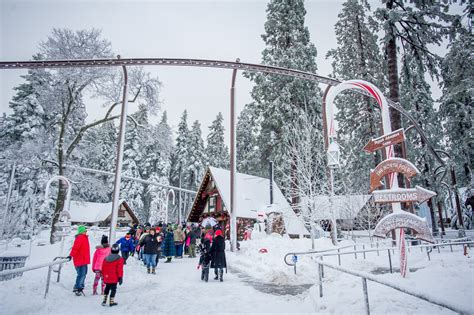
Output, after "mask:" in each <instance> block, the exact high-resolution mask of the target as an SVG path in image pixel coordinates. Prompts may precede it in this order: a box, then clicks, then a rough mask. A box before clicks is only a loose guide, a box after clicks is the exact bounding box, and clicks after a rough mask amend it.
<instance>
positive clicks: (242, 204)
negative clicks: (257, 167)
mask: <svg viewBox="0 0 474 315" xmlns="http://www.w3.org/2000/svg"><path fill="white" fill-rule="evenodd" d="M235 197H236V217H237V236H238V238H239V239H242V238H243V233H244V231H245V229H246V227H247V226H253V225H254V223H255V222H257V220H258V218H259V216H261V215H262V214H265V215H268V216H272V215H275V214H278V215H279V217H281V218H282V220H283V223H284V231H285V233H286V234H288V235H289V236H291V237H299V236H300V235H303V236H308V235H309V232H308V230H307V229H306V228H305V226H304V223H303V222H302V221H301V220H300V219H299V218H298V217H297V215H296V213H295V212H294V211H293V209H292V208H291V206H290V204H289V203H288V201H287V200H286V198H285V196H284V195H283V193H282V192H281V190H280V189H279V188H278V186H277V185H276V183H273V203H272V204H271V205H270V180H269V179H267V178H262V177H258V176H252V175H247V174H242V173H236V194H235ZM229 205H230V171H228V170H224V169H220V168H215V167H209V168H208V169H207V171H206V173H205V175H204V178H203V180H202V182H201V185H200V187H199V190H198V192H197V194H196V197H195V199H194V202H193V205H192V209H191V211H190V214H189V217H188V221H189V222H201V221H202V220H203V219H204V218H206V217H209V216H212V217H214V218H215V219H217V221H218V222H219V224H220V225H221V226H222V227H226V232H227V233H228V232H229V229H230V224H229V223H230V213H229V212H228V209H229V208H230V206H229Z"/></svg>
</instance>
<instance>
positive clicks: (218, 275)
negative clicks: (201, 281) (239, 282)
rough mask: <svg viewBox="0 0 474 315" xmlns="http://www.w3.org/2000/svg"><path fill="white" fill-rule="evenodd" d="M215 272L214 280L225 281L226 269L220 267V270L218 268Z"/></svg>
mask: <svg viewBox="0 0 474 315" xmlns="http://www.w3.org/2000/svg"><path fill="white" fill-rule="evenodd" d="M214 274H215V275H216V276H215V277H214V280H220V282H222V281H224V269H222V268H219V270H218V269H217V268H216V269H214Z"/></svg>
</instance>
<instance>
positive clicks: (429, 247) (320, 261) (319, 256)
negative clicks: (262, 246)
mask: <svg viewBox="0 0 474 315" xmlns="http://www.w3.org/2000/svg"><path fill="white" fill-rule="evenodd" d="M473 244H474V241H470V240H463V239H462V240H460V241H456V242H442V243H437V244H422V245H414V246H407V250H408V251H410V250H412V249H416V248H420V250H421V251H423V248H425V249H426V253H427V255H428V260H431V259H430V253H431V252H432V251H433V248H437V249H438V252H440V248H441V247H446V246H450V247H451V252H452V251H453V250H452V247H453V246H456V245H462V246H463V247H470V246H471V245H473ZM359 245H360V244H359ZM357 246H358V245H357V244H356V245H349V246H343V247H338V248H333V249H326V250H321V251H307V252H294V253H287V254H286V255H285V257H284V262H285V263H286V264H287V265H289V266H292V267H293V268H294V270H295V274H296V263H297V259H292V263H290V262H288V261H287V258H288V257H290V256H292V257H294V256H296V255H313V254H315V255H316V257H314V258H316V264H317V265H318V279H319V296H320V297H323V279H324V266H326V267H328V268H332V269H334V270H337V271H340V272H344V273H348V274H350V275H353V276H357V277H360V278H361V279H362V290H363V294H364V304H365V310H366V314H370V306H369V293H368V288H367V280H370V281H373V282H376V283H379V284H382V285H385V286H387V287H390V288H392V289H395V290H398V291H400V292H403V293H405V294H408V295H412V296H414V297H416V298H419V299H422V300H425V301H427V302H429V303H432V304H435V305H438V306H441V307H444V308H447V309H449V310H451V311H454V312H457V313H459V314H469V313H470V310H465V309H462V308H460V307H459V306H457V305H453V304H452V303H450V302H449V301H440V300H439V299H438V298H435V297H431V296H429V295H427V294H425V293H420V292H416V291H414V290H412V289H411V288H409V287H404V286H400V285H399V284H396V283H393V282H389V281H385V280H382V279H380V278H379V277H377V276H374V275H371V274H369V273H366V272H361V271H356V270H352V269H348V268H345V267H342V266H341V255H352V254H354V255H355V259H357V254H358V253H362V254H363V257H364V259H365V258H366V256H365V253H367V252H379V251H387V256H388V261H389V266H390V273H393V267H392V254H391V252H393V253H394V252H395V249H396V248H395V247H386V248H371V249H365V248H364V246H363V245H362V246H363V249H362V250H354V251H348V252H341V249H347V248H354V249H356V248H357ZM334 251H337V253H335V252H334ZM327 256H338V265H336V264H332V263H328V262H325V261H324V257H327Z"/></svg>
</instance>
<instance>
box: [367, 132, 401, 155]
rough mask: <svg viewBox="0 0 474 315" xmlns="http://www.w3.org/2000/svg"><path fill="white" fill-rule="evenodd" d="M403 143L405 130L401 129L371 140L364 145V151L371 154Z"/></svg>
mask: <svg viewBox="0 0 474 315" xmlns="http://www.w3.org/2000/svg"><path fill="white" fill-rule="evenodd" d="M403 141H405V130H404V129H403V128H401V129H398V130H395V131H393V132H391V133H389V134H387V135H383V136H381V137H379V138H375V139H371V140H370V141H369V142H368V143H367V144H366V145H365V147H364V151H366V152H369V153H371V152H374V151H376V150H379V149H382V148H385V147H388V146H390V145H394V144H397V143H400V142H403Z"/></svg>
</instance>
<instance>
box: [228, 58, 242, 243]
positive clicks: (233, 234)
mask: <svg viewBox="0 0 474 315" xmlns="http://www.w3.org/2000/svg"><path fill="white" fill-rule="evenodd" d="M239 61H240V60H239V59H237V62H239ZM236 76H237V69H234V70H233V71H232V85H231V88H230V244H231V250H232V251H233V252H236V251H237V214H236V202H235V201H236V200H235V191H236V181H235V175H236V169H237V165H236V158H235V157H236V143H235V77H236Z"/></svg>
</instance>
